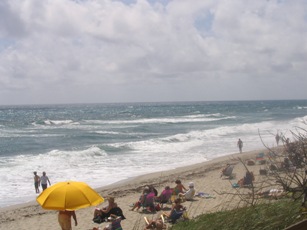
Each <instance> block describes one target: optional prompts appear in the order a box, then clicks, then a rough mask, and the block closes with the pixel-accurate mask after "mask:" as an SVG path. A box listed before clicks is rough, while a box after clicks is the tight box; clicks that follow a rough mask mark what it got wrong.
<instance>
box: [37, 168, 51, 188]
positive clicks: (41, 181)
mask: <svg viewBox="0 0 307 230" xmlns="http://www.w3.org/2000/svg"><path fill="white" fill-rule="evenodd" d="M33 174H34V188H35V192H36V193H40V190H39V187H40V185H41V186H42V189H43V190H45V189H46V188H47V187H48V184H49V185H51V183H50V180H49V177H48V176H47V175H46V172H43V175H42V176H39V175H37V172H36V171H35V172H33Z"/></svg>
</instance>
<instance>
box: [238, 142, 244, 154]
mask: <svg viewBox="0 0 307 230" xmlns="http://www.w3.org/2000/svg"><path fill="white" fill-rule="evenodd" d="M237 146H238V147H239V151H240V153H242V148H243V141H242V140H241V139H240V138H239V140H238V143H237Z"/></svg>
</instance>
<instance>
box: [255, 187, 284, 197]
mask: <svg viewBox="0 0 307 230" xmlns="http://www.w3.org/2000/svg"><path fill="white" fill-rule="evenodd" d="M257 195H258V196H259V197H263V198H274V199H278V198H280V197H283V196H285V195H286V192H285V191H284V190H283V189H275V188H273V189H269V190H266V191H264V192H258V193H257Z"/></svg>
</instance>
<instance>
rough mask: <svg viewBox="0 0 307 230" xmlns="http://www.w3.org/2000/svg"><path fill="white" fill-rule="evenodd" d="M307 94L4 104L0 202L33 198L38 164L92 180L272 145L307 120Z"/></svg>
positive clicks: (53, 176)
mask: <svg viewBox="0 0 307 230" xmlns="http://www.w3.org/2000/svg"><path fill="white" fill-rule="evenodd" d="M306 119H307V101H306V100H299V101H241V102H238V101H233V102H182V103H179V102H176V103H129V104H84V105H82V104H78V105H41V106H37V105H35V106H31V105H29V106H2V107H0V172H1V173H0V175H1V176H0V177H1V180H0V187H1V190H0V207H3V206H8V205H12V204H18V203H23V202H25V201H30V200H34V199H35V197H36V194H35V190H34V186H33V177H32V174H33V171H38V174H39V175H41V174H42V172H43V171H46V172H47V175H49V177H50V180H51V182H52V183H55V182H59V181H64V180H69V179H71V180H78V181H85V182H87V183H88V184H90V185H91V186H93V187H100V186H103V185H107V184H110V183H114V182H117V181H120V180H123V179H126V178H128V177H132V176H136V175H141V174H145V173H149V172H154V171H161V170H166V169H172V168H176V167H179V166H183V165H189V164H194V163H198V162H200V161H206V160H210V159H212V158H215V157H218V156H223V155H228V154H231V153H236V152H238V149H237V146H236V142H237V140H238V138H241V139H242V140H243V142H244V147H243V150H244V151H248V150H255V149H259V148H263V144H262V143H261V141H260V138H259V133H258V132H260V134H261V136H262V137H263V138H264V141H265V143H266V144H267V145H269V146H274V145H275V142H274V135H275V134H276V132H277V131H279V132H283V134H285V135H286V136H287V135H288V136H289V137H290V138H291V136H290V130H293V129H294V128H295V127H297V126H298V127H305V126H306V125H305V124H304V123H303V122H304V121H306Z"/></svg>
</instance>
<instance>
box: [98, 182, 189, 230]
mask: <svg viewBox="0 0 307 230" xmlns="http://www.w3.org/2000/svg"><path fill="white" fill-rule="evenodd" d="M175 184H176V185H175V186H174V188H171V187H170V186H165V188H164V190H163V191H162V192H161V193H160V194H159V193H158V191H157V189H155V188H154V186H152V185H148V186H145V187H144V189H143V192H142V194H141V195H140V197H139V199H138V200H137V201H136V202H135V203H133V204H132V205H131V209H130V211H134V210H136V211H140V212H146V213H154V212H157V211H160V210H163V205H166V204H169V205H171V210H170V211H169V212H162V214H161V215H160V216H159V217H158V218H156V219H152V220H148V219H147V218H146V217H145V218H144V219H145V225H146V226H145V229H157V230H159V229H161V230H162V229H165V228H166V221H165V219H166V220H167V221H168V222H169V223H172V224H174V223H175V222H176V221H177V220H178V219H179V218H181V217H182V218H183V219H187V215H186V214H185V211H186V208H185V207H184V206H183V205H182V203H183V202H185V201H191V200H193V197H194V195H195V188H194V183H193V182H190V183H189V185H188V188H186V187H185V186H184V185H183V184H182V183H181V180H176V181H175ZM107 201H108V205H107V206H104V207H103V208H96V209H95V211H94V216H93V222H95V223H98V224H101V223H103V222H108V223H109V224H108V225H107V226H106V227H105V228H103V229H104V230H115V229H116V230H121V229H122V227H121V221H122V220H124V219H126V218H125V216H124V214H123V212H122V209H121V208H120V207H118V205H117V203H116V202H115V198H114V197H112V196H108V197H107ZM96 229H97V228H93V230H96Z"/></svg>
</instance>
